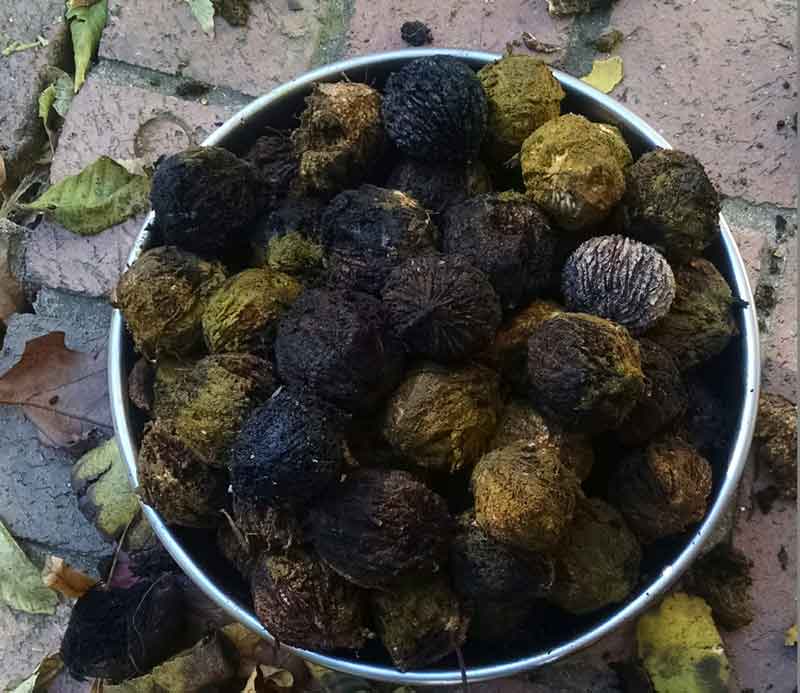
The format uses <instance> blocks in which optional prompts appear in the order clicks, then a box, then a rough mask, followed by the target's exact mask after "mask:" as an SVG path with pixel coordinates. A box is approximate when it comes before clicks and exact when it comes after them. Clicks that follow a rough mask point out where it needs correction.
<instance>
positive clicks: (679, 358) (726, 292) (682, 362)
mask: <svg viewBox="0 0 800 693" xmlns="http://www.w3.org/2000/svg"><path fill="white" fill-rule="evenodd" d="M675 284H676V287H677V288H676V291H675V300H673V302H672V308H670V311H669V312H668V313H667V314H666V315H665V316H664V317H663V318H662V319H661V320H659V321H658V323H656V325H655V326H654V327H652V328H651V329H650V330H648V331H647V333H646V334H645V336H646V337H647V338H648V339H651V340H653V341H654V342H656V343H658V344H660V345H661V346H662V347H664V348H665V349H666V350H667V351H669V352H670V353H671V354H672V356H673V357H674V358H675V363H677V364H678V368H680V369H681V370H686V369H687V368H691V367H692V366H696V365H698V364H700V363H703V362H704V361H708V360H709V359H710V358H712V357H713V356H716V355H717V354H719V353H721V352H722V350H723V349H724V348H725V347H726V346H727V345H728V342H730V340H731V337H733V336H734V335H735V334H736V333H737V328H736V321H735V320H734V317H733V305H734V300H733V297H732V295H731V289H730V287H729V286H728V283H727V282H726V281H725V278H724V277H723V276H722V275H721V274H720V273H719V271H718V270H717V268H716V267H714V265H712V264H711V263H710V262H709V261H708V260H705V259H703V258H693V259H691V260H689V262H688V263H686V264H685V265H682V266H680V267H676V268H675Z"/></svg>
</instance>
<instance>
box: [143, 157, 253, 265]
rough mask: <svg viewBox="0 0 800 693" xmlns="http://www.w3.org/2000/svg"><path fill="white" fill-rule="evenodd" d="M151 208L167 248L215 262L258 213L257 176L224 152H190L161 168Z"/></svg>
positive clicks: (163, 163)
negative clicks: (195, 254) (175, 246)
mask: <svg viewBox="0 0 800 693" xmlns="http://www.w3.org/2000/svg"><path fill="white" fill-rule="evenodd" d="M150 204H151V205H152V207H153V211H154V212H155V214H156V219H155V224H156V227H157V229H158V230H159V232H160V233H161V237H162V239H163V241H164V244H165V245H177V246H179V247H180V248H183V249H184V250H189V251H191V252H193V253H199V254H200V255H208V256H213V257H217V256H219V255H221V254H223V253H224V251H226V250H228V249H229V248H231V246H233V245H235V244H236V243H238V242H240V241H243V240H244V236H245V233H246V231H247V228H246V227H247V225H248V224H249V223H250V222H251V221H252V220H253V219H254V218H255V216H256V214H257V213H258V211H259V206H260V204H261V201H260V199H259V175H258V171H257V170H256V168H255V167H254V166H253V165H252V164H250V163H248V162H247V161H244V160H243V159H240V158H239V157H237V156H236V155H235V154H232V153H231V152H229V151H228V150H227V149H223V148H222V147H191V148H189V149H186V150H184V151H182V152H178V153H177V154H173V155H172V156H168V157H167V158H166V159H164V160H163V161H161V162H160V163H159V165H158V167H157V168H156V172H155V174H154V175H153V188H152V190H151V192H150Z"/></svg>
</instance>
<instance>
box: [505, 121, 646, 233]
mask: <svg viewBox="0 0 800 693" xmlns="http://www.w3.org/2000/svg"><path fill="white" fill-rule="evenodd" d="M632 161H633V157H632V156H631V153H630V150H629V149H628V145H627V144H625V140H624V139H623V138H622V135H621V134H620V132H619V130H617V128H615V127H614V126H613V125H605V124H602V123H593V122H590V121H589V120H587V119H586V118H584V117H583V116H580V115H574V114H568V115H563V116H560V117H559V118H556V119H554V120H550V121H548V122H546V123H545V124H544V125H542V126H541V127H540V128H538V129H537V130H536V131H535V132H534V133H533V134H532V135H531V136H530V137H528V139H526V140H525V142H524V143H523V145H522V154H521V163H522V176H523V178H524V180H525V188H526V190H527V191H528V195H529V196H530V197H531V199H533V201H534V202H536V203H537V204H538V205H539V206H540V207H541V208H542V209H544V211H545V212H547V213H548V214H549V215H550V216H551V217H552V218H553V219H554V220H555V221H556V223H557V224H558V225H559V226H562V227H563V228H565V229H567V230H577V229H581V228H583V227H585V226H588V225H591V224H596V223H598V222H601V221H603V219H605V218H606V217H607V216H608V214H609V212H610V211H611V209H612V208H613V207H614V206H615V205H616V204H617V203H618V202H619V201H620V200H621V199H622V195H623V193H624V192H625V173H624V171H625V168H626V167H627V166H629V165H630V164H631V162H632Z"/></svg>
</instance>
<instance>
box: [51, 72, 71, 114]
mask: <svg viewBox="0 0 800 693" xmlns="http://www.w3.org/2000/svg"><path fill="white" fill-rule="evenodd" d="M58 72H61V74H60V75H59V77H58V79H57V80H56V81H55V83H54V84H53V86H54V87H55V90H56V100H55V101H54V102H53V110H54V111H55V112H56V113H58V115H60V116H61V117H62V118H66V117H67V111H69V107H70V106H71V105H72V98H73V97H74V96H75V85H74V83H73V81H72V77H70V76H69V75H68V74H67V73H66V72H62V71H61V70H58Z"/></svg>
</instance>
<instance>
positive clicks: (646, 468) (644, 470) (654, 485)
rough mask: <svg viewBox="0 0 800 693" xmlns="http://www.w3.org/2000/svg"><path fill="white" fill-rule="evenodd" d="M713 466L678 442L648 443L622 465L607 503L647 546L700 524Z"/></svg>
mask: <svg viewBox="0 0 800 693" xmlns="http://www.w3.org/2000/svg"><path fill="white" fill-rule="evenodd" d="M711 477H712V474H711V465H710V464H709V463H708V461H707V460H706V459H705V458H704V457H702V456H701V455H700V453H699V452H697V450H695V449H694V448H693V447H691V446H690V445H689V444H688V443H685V442H684V441H683V440H681V439H680V438H678V437H674V436H671V437H666V438H663V439H661V440H659V441H656V442H653V443H650V444H649V445H648V446H647V447H646V448H644V449H643V450H638V451H636V452H634V453H632V454H631V455H629V456H628V457H626V458H625V459H623V460H622V462H621V463H620V465H619V467H618V469H617V470H616V472H615V473H614V475H613V476H612V479H611V482H610V484H609V498H610V499H611V501H612V502H613V503H614V504H615V505H616V507H617V508H618V509H619V510H620V512H622V514H623V516H624V517H625V519H626V520H627V522H628V526H629V527H630V528H631V529H632V530H633V532H634V533H635V534H636V535H637V536H638V537H639V540H640V541H641V542H642V543H643V544H647V543H650V542H653V541H655V540H656V539H661V538H662V537H667V536H669V535H671V534H678V533H680V532H683V531H684V530H686V529H687V528H688V527H689V526H691V525H693V524H695V523H696V522H699V521H700V520H702V519H703V517H704V516H705V514H706V510H707V508H708V498H709V496H710V494H711Z"/></svg>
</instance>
